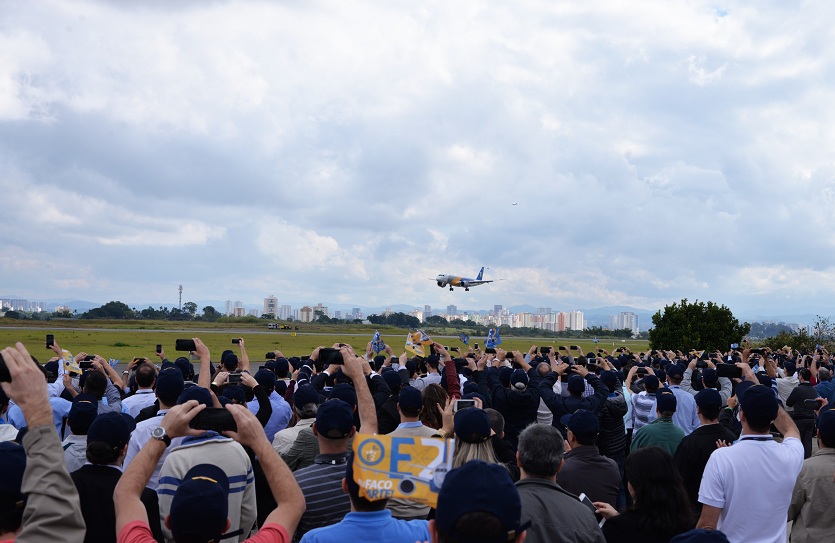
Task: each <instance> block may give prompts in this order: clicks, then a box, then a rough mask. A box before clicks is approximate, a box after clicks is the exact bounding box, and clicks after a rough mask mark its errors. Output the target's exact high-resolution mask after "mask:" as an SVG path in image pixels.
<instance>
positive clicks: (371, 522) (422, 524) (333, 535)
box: [301, 509, 429, 543]
mask: <svg viewBox="0 0 835 543" xmlns="http://www.w3.org/2000/svg"><path fill="white" fill-rule="evenodd" d="M346 541H386V542H389V543H399V542H403V543H413V542H414V541H429V523H428V522H427V521H425V520H397V519H395V518H392V516H391V511H389V510H388V509H384V510H382V511H372V512H369V513H348V514H347V515H345V518H344V519H343V520H342V522H340V523H339V524H333V525H331V526H325V527H324V528H316V529H315V530H311V531H309V532H307V533H306V534H305V535H304V537H303V538H302V539H301V543H345V542H346Z"/></svg>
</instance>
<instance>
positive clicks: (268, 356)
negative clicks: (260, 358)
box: [264, 352, 275, 360]
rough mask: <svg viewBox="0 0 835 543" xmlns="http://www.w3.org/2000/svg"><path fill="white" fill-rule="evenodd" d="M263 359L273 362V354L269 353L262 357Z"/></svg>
mask: <svg viewBox="0 0 835 543" xmlns="http://www.w3.org/2000/svg"><path fill="white" fill-rule="evenodd" d="M264 358H266V359H267V360H275V353H273V352H269V353H267V354H265V355H264Z"/></svg>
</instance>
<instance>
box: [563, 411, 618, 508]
mask: <svg viewBox="0 0 835 543" xmlns="http://www.w3.org/2000/svg"><path fill="white" fill-rule="evenodd" d="M560 422H562V424H563V425H564V426H565V427H566V428H567V429H568V439H567V440H566V441H567V442H568V444H569V446H570V447H571V450H570V451H568V452H567V453H566V454H565V462H564V463H563V465H562V468H561V469H560V470H559V473H558V474H557V476H556V477H557V478H556V482H557V484H559V485H560V486H561V487H562V488H564V489H565V490H567V491H568V492H571V493H572V494H575V495H577V496H579V495H580V494H585V495H586V496H588V497H589V499H590V500H591V501H593V502H606V503H609V504H612V505H614V504H615V503H616V502H617V497H618V490H619V489H620V488H621V478H620V470H619V469H618V465H617V463H616V462H615V461H614V460H612V459H611V458H607V457H605V456H603V455H602V454H600V451H599V450H598V448H597V445H596V443H597V434H598V433H599V432H600V423H599V421H598V418H597V415H595V414H594V413H592V412H591V411H586V410H584V409H580V410H579V411H576V412H575V413H574V414H573V415H565V416H563V420H562V421H560Z"/></svg>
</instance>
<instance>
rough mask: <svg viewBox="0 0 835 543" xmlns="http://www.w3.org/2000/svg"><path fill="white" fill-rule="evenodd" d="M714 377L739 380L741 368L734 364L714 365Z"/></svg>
mask: <svg viewBox="0 0 835 543" xmlns="http://www.w3.org/2000/svg"><path fill="white" fill-rule="evenodd" d="M716 376H717V377H727V378H729V379H741V378H742V368H740V367H737V365H736V364H716Z"/></svg>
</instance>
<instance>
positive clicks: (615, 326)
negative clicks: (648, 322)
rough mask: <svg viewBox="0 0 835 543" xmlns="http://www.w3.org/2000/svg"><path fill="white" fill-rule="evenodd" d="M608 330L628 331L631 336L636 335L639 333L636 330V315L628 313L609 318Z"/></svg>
mask: <svg viewBox="0 0 835 543" xmlns="http://www.w3.org/2000/svg"><path fill="white" fill-rule="evenodd" d="M609 328H611V329H612V330H624V329H629V330H631V331H632V333H633V334H638V333H639V332H640V329H639V328H638V315H637V314H635V313H632V312H629V311H624V312H621V313H618V314H617V315H611V316H610V317H609Z"/></svg>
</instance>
